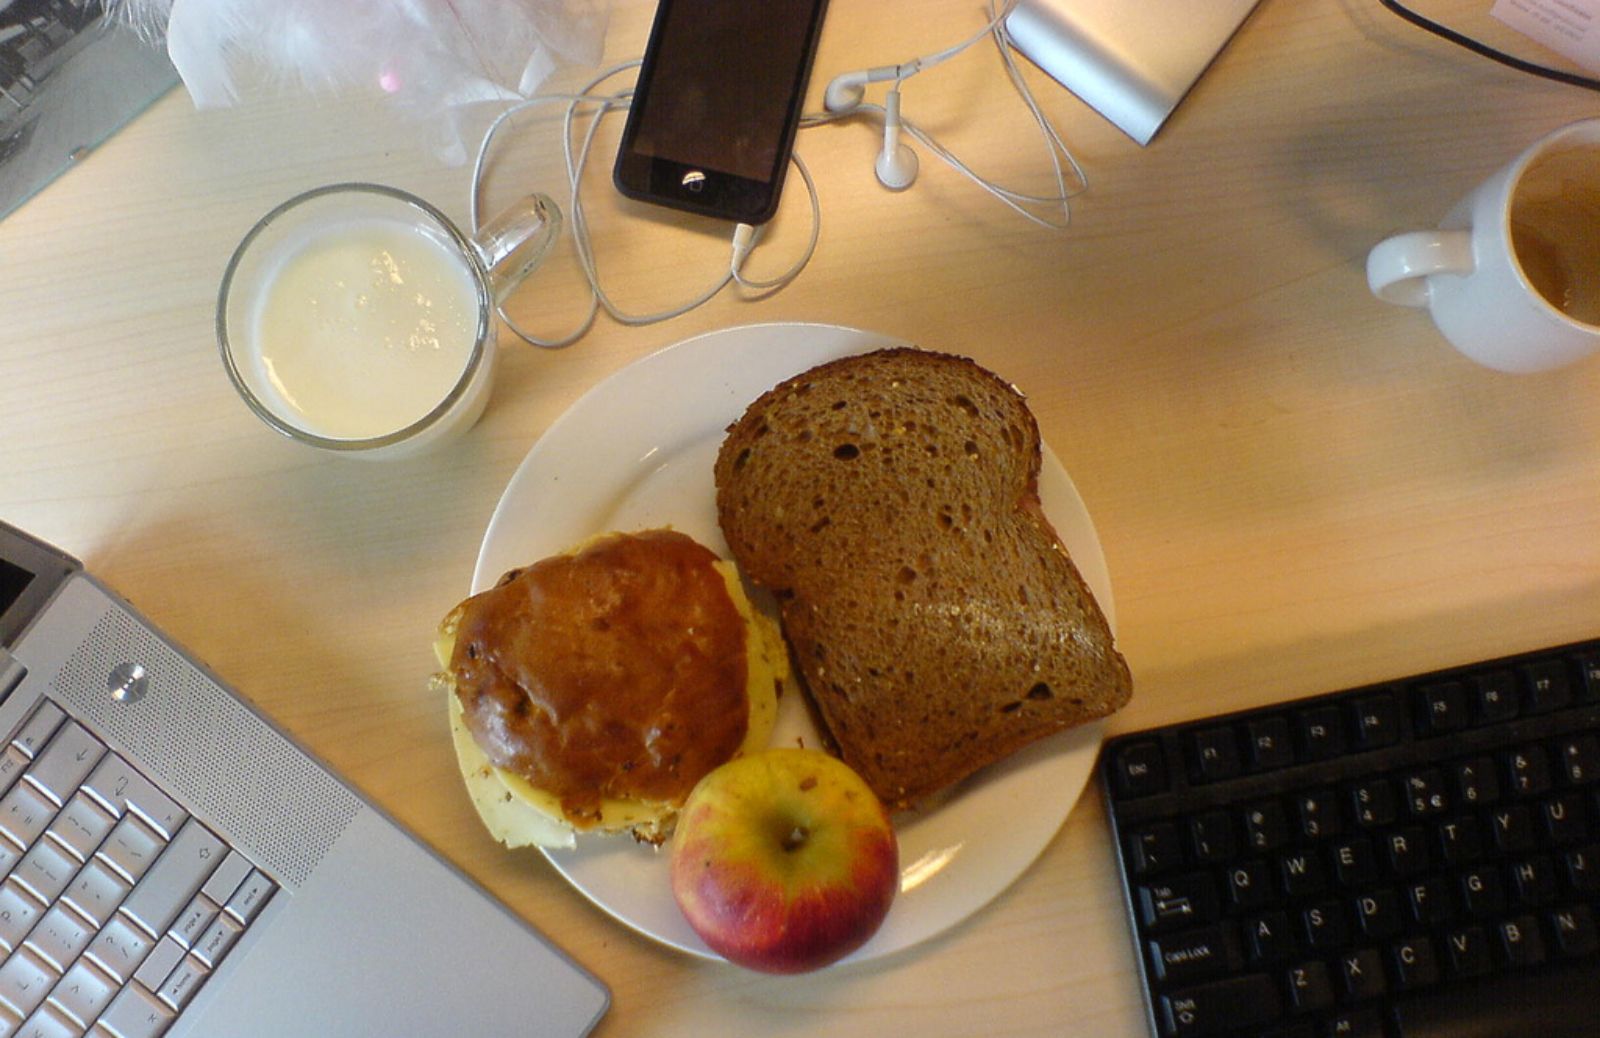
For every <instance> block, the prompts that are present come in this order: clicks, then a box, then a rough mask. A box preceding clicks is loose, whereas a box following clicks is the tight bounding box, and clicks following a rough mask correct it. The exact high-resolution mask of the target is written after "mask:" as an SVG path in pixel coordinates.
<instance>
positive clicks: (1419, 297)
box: [1367, 119, 1600, 372]
mask: <svg viewBox="0 0 1600 1038" xmlns="http://www.w3.org/2000/svg"><path fill="white" fill-rule="evenodd" d="M1367 284H1368V285H1369V286H1371V288H1372V292H1373V294H1374V295H1376V296H1377V297H1378V298H1379V299H1382V300H1385V301H1386V302H1390V303H1399V304H1401V305H1404V306H1415V307H1423V306H1425V307H1427V308H1428V310H1429V312H1430V313H1431V314H1432V316H1433V321H1434V324H1436V325H1437V326H1438V328H1439V330H1440V331H1441V332H1443V333H1444V336H1445V338H1447V339H1449V340H1450V342H1451V343H1452V344H1453V345H1454V346H1455V347H1456V349H1458V350H1460V351H1461V352H1462V353H1464V354H1466V355H1467V356H1468V357H1470V358H1472V359H1473V360H1475V361H1477V362H1478V363H1480V364H1484V365H1487V366H1488V367H1491V368H1496V369H1498V370H1501V371H1511V372H1533V371H1545V370H1548V369H1550V368H1555V367H1560V366H1561V365H1563V364H1568V363H1571V362H1572V361H1575V360H1578V359H1580V358H1582V357H1585V356H1588V355H1589V354H1591V353H1594V352H1596V351H1597V350H1600V119H1588V120H1584V121H1583V122H1577V123H1572V124H1571V125H1568V126H1564V127H1562V128H1561V129H1559V130H1556V131H1555V132H1553V133H1550V134H1548V135H1547V136H1545V137H1543V138H1541V139H1539V140H1538V141H1535V142H1534V143H1533V144H1532V145H1531V146H1529V148H1528V149H1527V150H1526V151H1524V152H1523V153H1522V154H1520V155H1518V156H1517V157H1516V159H1514V160H1513V161H1512V162H1511V164H1510V165H1508V166H1506V167H1505V168H1504V169H1502V170H1500V171H1499V172H1498V173H1495V174H1494V175H1493V176H1491V177H1490V178H1489V179H1488V180H1486V181H1484V182H1483V183H1482V184H1480V185H1479V186H1478V188H1477V190H1475V191H1473V192H1472V193H1471V194H1470V195H1468V196H1467V197H1466V198H1465V199H1463V200H1462V201H1461V203H1460V204H1459V205H1457V206H1456V207H1455V208H1454V209H1452V210H1450V213H1449V214H1448V215H1447V216H1446V217H1445V218H1444V220H1443V221H1442V222H1441V223H1440V225H1439V229H1438V230H1434V231H1412V232H1410V233H1406V234H1399V235H1396V236H1394V237H1392V238H1389V239H1387V240H1385V241H1382V242H1380V243H1378V245H1377V246H1376V247H1375V248H1373V250H1372V252H1371V253H1370V254H1368V256H1367Z"/></svg>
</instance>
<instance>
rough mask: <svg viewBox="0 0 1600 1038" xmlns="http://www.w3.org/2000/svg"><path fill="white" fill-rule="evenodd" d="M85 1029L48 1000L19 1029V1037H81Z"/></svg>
mask: <svg viewBox="0 0 1600 1038" xmlns="http://www.w3.org/2000/svg"><path fill="white" fill-rule="evenodd" d="M82 1034H83V1029H82V1028H81V1027H79V1026H78V1025H77V1023H76V1022H75V1021H74V1020H72V1019H71V1018H70V1017H68V1016H67V1015H66V1014H65V1013H63V1012H61V1010H59V1009H57V1008H56V1007H55V1006H53V1005H51V1004H50V1003H48V1002H46V1003H45V1004H44V1005H42V1006H40V1007H39V1008H38V1009H35V1010H34V1011H33V1014H32V1015H31V1016H29V1017H28V1019H26V1020H24V1021H23V1022H22V1026H21V1027H20V1028H19V1029H18V1030H17V1038H79V1036H81V1035H82Z"/></svg>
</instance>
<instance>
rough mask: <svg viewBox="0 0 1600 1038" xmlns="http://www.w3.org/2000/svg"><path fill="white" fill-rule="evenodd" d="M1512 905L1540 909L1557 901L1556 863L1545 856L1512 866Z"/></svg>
mask: <svg viewBox="0 0 1600 1038" xmlns="http://www.w3.org/2000/svg"><path fill="white" fill-rule="evenodd" d="M1510 872H1511V892H1512V903H1513V904H1515V905H1518V906H1520V907H1523V908H1538V907H1540V906H1542V905H1548V904H1550V903H1551V902H1553V901H1555V899H1556V894H1557V886H1556V882H1557V881H1556V871H1555V863H1554V862H1552V861H1551V860H1550V859H1549V858H1548V857H1546V856H1544V855H1542V854H1541V855H1538V856H1537V857H1533V858H1529V859H1527V860H1526V861H1519V862H1517V863H1515V864H1514V865H1512V866H1511V869H1510Z"/></svg>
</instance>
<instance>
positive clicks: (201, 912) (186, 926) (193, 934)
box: [167, 891, 222, 948]
mask: <svg viewBox="0 0 1600 1038" xmlns="http://www.w3.org/2000/svg"><path fill="white" fill-rule="evenodd" d="M220 911H222V909H221V907H220V906H218V905H217V903H216V902H215V901H212V900H211V899H210V898H208V897H206V895H205V892H204V891H201V892H200V893H199V894H196V895H195V897H194V900H192V901H190V902H189V903H188V905H186V906H184V909H183V911H182V912H179V913H178V918H177V919H175V920H174V921H173V923H172V929H171V930H169V931H168V934H167V935H168V936H169V937H172V938H174V939H175V940H177V941H178V942H179V943H181V944H182V945H183V946H184V947H186V948H192V947H193V946H194V943H195V942H196V941H198V940H199V939H200V935H201V934H203V933H205V932H206V929H207V928H208V927H210V926H211V921H212V920H213V919H215V918H216V917H217V913H218V912H220Z"/></svg>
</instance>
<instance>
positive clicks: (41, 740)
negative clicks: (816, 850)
mask: <svg viewBox="0 0 1600 1038" xmlns="http://www.w3.org/2000/svg"><path fill="white" fill-rule="evenodd" d="M66 716H67V715H66V714H64V713H62V711H61V708H60V707H59V706H56V705H55V704H54V703H52V702H50V701H49V700H48V699H41V700H40V701H39V705H38V706H36V707H34V709H33V713H31V714H29V715H28V719H27V720H26V721H24V722H22V727H21V728H19V729H17V734H16V735H13V736H12V737H11V745H13V746H15V747H16V748H17V749H19V750H21V751H22V752H23V753H25V754H27V756H28V759H30V760H32V759H33V758H34V757H37V756H38V755H39V751H40V750H42V749H43V748H44V745H45V743H47V742H49V741H50V736H52V735H54V734H55V730H56V728H58V727H59V726H60V724H61V722H62V721H63V720H65V719H66Z"/></svg>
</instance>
